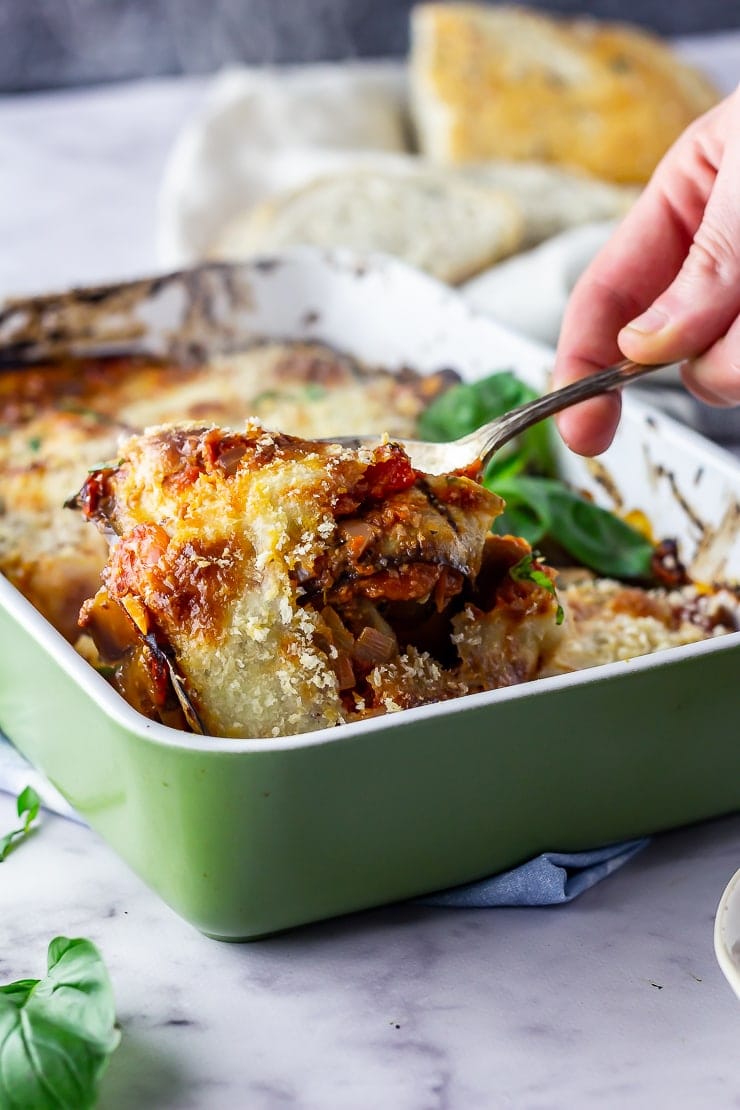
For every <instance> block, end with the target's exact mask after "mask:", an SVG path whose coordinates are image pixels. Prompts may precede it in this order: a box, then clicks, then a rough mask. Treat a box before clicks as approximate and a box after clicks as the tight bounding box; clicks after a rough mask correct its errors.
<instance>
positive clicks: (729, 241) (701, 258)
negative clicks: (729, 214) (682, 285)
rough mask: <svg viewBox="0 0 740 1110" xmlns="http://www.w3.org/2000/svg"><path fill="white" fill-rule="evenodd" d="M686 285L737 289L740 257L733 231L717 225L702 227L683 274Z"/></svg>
mask: <svg viewBox="0 0 740 1110" xmlns="http://www.w3.org/2000/svg"><path fill="white" fill-rule="evenodd" d="M683 277H684V281H685V282H687V283H692V284H693V282H695V281H697V280H698V281H701V282H702V284H704V283H711V284H712V285H714V284H719V285H722V286H724V287H726V288H729V289H736V288H737V284H738V279H739V278H740V255H738V247H737V244H736V243H735V240H734V237H733V235H732V234H731V227H730V225H729V224H728V227H727V228H724V227H721V226H719V225H718V224H716V223H711V224H710V223H707V222H706V221H705V222H704V223H703V224H702V225H701V227H700V228H699V230H698V231H697V233H696V236H695V238H694V241H693V243H692V244H691V248H690V250H689V254H688V258H687V260H686V265H685V267H684V270H683Z"/></svg>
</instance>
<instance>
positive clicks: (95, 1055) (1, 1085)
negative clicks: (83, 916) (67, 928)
mask: <svg viewBox="0 0 740 1110" xmlns="http://www.w3.org/2000/svg"><path fill="white" fill-rule="evenodd" d="M119 1040H120V1033H119V1032H118V1030H117V1029H116V1028H115V1010H114V1003H113V991H112V989H111V985H110V980H109V978H108V973H107V971H106V969H105V965H104V964H103V961H102V958H101V956H100V953H99V952H98V950H97V948H96V947H95V945H94V944H92V942H91V941H89V940H85V939H83V938H77V939H72V940H70V939H69V938H68V937H56V938H55V939H54V940H52V942H51V944H50V945H49V954H48V970H47V974H46V978H44V979H40V980H39V979H22V980H18V982H15V983H11V984H9V986H6V987H2V988H0V1106H3V1107H7V1108H8V1110H88V1108H90V1107H93V1106H94V1105H95V1102H96V1100H97V1092H98V1084H99V1081H100V1077H101V1076H102V1074H103V1071H104V1070H105V1068H106V1066H107V1064H108V1060H109V1058H110V1056H111V1053H112V1052H113V1051H114V1050H115V1048H116V1047H117V1045H118V1042H119Z"/></svg>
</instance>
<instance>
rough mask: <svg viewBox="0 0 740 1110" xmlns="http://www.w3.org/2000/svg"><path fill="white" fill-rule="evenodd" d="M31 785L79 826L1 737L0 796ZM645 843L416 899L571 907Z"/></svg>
mask: <svg viewBox="0 0 740 1110" xmlns="http://www.w3.org/2000/svg"><path fill="white" fill-rule="evenodd" d="M24 786H32V787H33V788H34V790H35V791H36V793H37V794H38V795H39V797H40V798H41V801H42V803H43V805H44V807H45V808H46V809H49V810H52V811H53V812H54V813H59V814H61V815H62V816H63V817H69V818H71V819H72V820H76V821H79V820H80V817H79V816H78V815H77V814H76V813H75V811H74V810H73V809H72V808H71V806H69V805H68V804H67V802H66V801H65V800H64V798H62V796H61V794H59V792H58V791H57V790H55V789H54V787H53V786H52V785H51V784H50V783H49V781H48V779H45V778H44V776H43V775H41V774H40V773H39V772H38V771H36V770H34V768H33V767H32V766H31V764H30V763H28V762H27V761H26V760H25V759H24V758H23V756H22V755H21V754H20V752H18V751H17V750H16V749H15V748H14V747H13V745H12V744H11V743H10V741H9V740H8V739H7V737H5V736H4V735H3V734H2V732H0V791H4V792H6V793H9V794H16V795H17V794H19V793H20V792H21V790H22V789H23V788H24ZM647 843H648V841H647V840H631V841H628V842H626V843H623V844H612V845H610V846H609V847H607V848H597V849H595V850H593V851H589V852H567V853H566V852H545V853H544V854H543V855H541V856H537V858H536V859H532V860H530V861H529V862H528V863H523V864H522V865H521V866H520V867H515V868H513V870H511V871H504V872H502V873H501V874H499V875H493V876H491V878H488V879H480V880H478V881H477V882H475V883H465V885H464V886H457V887H453V888H452V889H451V890H443V891H440V892H439V893H438V894H430V895H427V896H426V897H425V898H420V899H416V901H417V903H421V904H423V905H426V906H460V907H470V908H475V907H483V906H553V905H557V904H558V903H560V902H570V901H571V900H572V899H573V898H576V897H577V896H578V895H579V894H582V893H583V891H584V890H588V888H589V887H591V886H593V885H594V883H598V882H599V881H600V880H601V879H605V878H606V876H607V875H611V873H612V871H616V870H617V868H618V867H621V866H622V865H623V864H625V863H627V861H628V860H630V859H632V857H633V856H634V855H635V853H636V852H639V851H640V849H641V848H644V847H645V845H646V844H647Z"/></svg>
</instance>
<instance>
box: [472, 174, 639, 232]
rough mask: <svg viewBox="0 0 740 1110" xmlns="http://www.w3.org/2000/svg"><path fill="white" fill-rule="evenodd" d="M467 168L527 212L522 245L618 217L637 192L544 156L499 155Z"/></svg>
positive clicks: (636, 189)
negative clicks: (554, 163) (539, 159)
mask: <svg viewBox="0 0 740 1110" xmlns="http://www.w3.org/2000/svg"><path fill="white" fill-rule="evenodd" d="M464 172H465V175H466V177H468V178H469V179H470V180H472V181H484V182H485V183H486V184H487V185H492V186H493V187H494V188H495V189H499V190H500V191H501V192H502V193H507V194H510V195H511V196H512V197H514V198H515V199H516V201H517V203H518V204H519V205H520V206H521V209H522V212H523V215H524V232H523V242H522V248H523V249H526V248H528V247H534V246H536V245H537V244H538V243H541V242H542V241H543V239H549V238H550V237H551V236H552V235H557V234H559V232H561V231H567V230H568V229H569V228H571V227H578V226H580V225H581V224H587V223H600V222H602V221H603V220H613V219H617V218H619V217H620V216H623V215H624V214H625V213H626V212H627V210H628V209H629V208H631V206H632V204H633V203H634V201H635V200H636V199H637V197H638V196H639V189H638V188H635V187H634V186H632V185H614V184H612V182H610V181H597V180H596V179H595V178H593V177H588V176H587V175H586V174H584V173H574V172H572V171H570V170H565V169H561V168H560V167H559V166H548V165H545V164H543V163H541V162H509V161H504V160H497V161H495V162H483V163H481V164H480V165H475V166H470V167H467V168H466V169H465V171H464Z"/></svg>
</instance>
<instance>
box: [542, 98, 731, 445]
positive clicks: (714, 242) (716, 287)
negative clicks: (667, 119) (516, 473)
mask: <svg viewBox="0 0 740 1110" xmlns="http://www.w3.org/2000/svg"><path fill="white" fill-rule="evenodd" d="M739 314H740V86H738V88H737V89H736V90H735V92H734V93H733V94H732V95H731V96H729V97H727V99H726V100H723V101H722V103H720V104H718V105H717V106H716V107H715V108H712V109H711V110H710V111H709V112H707V113H706V114H705V115H703V116H702V117H701V118H700V119H698V120H696V121H695V122H694V123H693V124H691V126H690V127H688V128H687V130H686V131H685V132H684V133H683V135H682V136H681V137H680V138H679V139H678V140H677V142H676V143H675V144H674V145H673V146H672V147H671V149H670V150H669V151H668V153H667V154H666V155H665V157H664V158H663V160H662V161H661V163H660V165H659V166H658V168H657V169H656V171H655V173H654V174H653V177H652V178H651V180H650V182H649V183H648V185H647V186H646V188H645V191H644V192H643V193H642V195H641V196H640V197H639V199H638V200H637V202H636V203H635V205H634V207H633V208H632V210H631V211H630V213H629V214H628V215H627V217H626V218H625V220H624V221H623V223H622V224H621V225H620V227H619V228H618V229H617V231H616V232H615V234H614V235H613V237H612V238H611V239H610V241H609V242H608V243H607V245H606V246H605V247H604V249H603V250H602V251H601V252H600V253H599V254H598V255H597V257H596V258H595V259H594V261H593V262H592V263H591V265H590V266H589V267H588V269H587V270H586V271H585V273H584V274H583V275H582V276H581V278H580V279H579V281H578V283H577V284H576V286H575V288H574V290H573V293H572V295H571V298H570V301H569V303H568V307H567V310H566V313H565V317H564V319H563V326H562V329H561V332H560V341H559V343H558V353H557V357H556V361H555V373H554V381H553V385H554V386H555V387H557V386H562V385H566V384H567V383H568V382H570V381H574V380H575V379H576V378H582V377H585V376H586V375H587V374H592V373H593V372H594V370H597V369H601V368H602V367H605V366H609V365H610V364H611V363H614V362H618V361H619V360H620V359H621V358H622V357H624V356H625V355H626V356H627V358H631V359H633V360H634V361H635V362H644V363H657V362H679V361H680V362H683V365H682V368H681V375H682V377H683V380H684V383H685V384H686V386H687V387H688V388H689V389H690V390H691V392H692V393H694V394H695V395H696V396H697V397H699V398H700V399H701V400H702V401H706V402H708V403H709V404H710V405H733V404H738V403H740V316H739ZM620 404H621V402H620V398H619V396H618V395H617V394H614V393H612V394H608V395H605V396H603V397H596V398H594V399H593V400H591V401H586V402H584V403H583V404H580V405H577V406H575V407H574V408H572V409H568V410H567V411H565V412H563V413H561V414H560V416H559V417H558V418H557V419H558V427H559V429H560V433H561V435H562V436H563V439H564V440H565V441H566V443H567V444H568V445H569V446H570V447H572V448H573V450H574V451H577V452H578V453H579V454H582V455H598V454H599V453H600V452H601V451H605V450H606V448H607V447H608V446H609V444H610V443H611V441H612V438H613V436H614V432H615V430H616V427H617V423H618V421H619V413H620Z"/></svg>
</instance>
